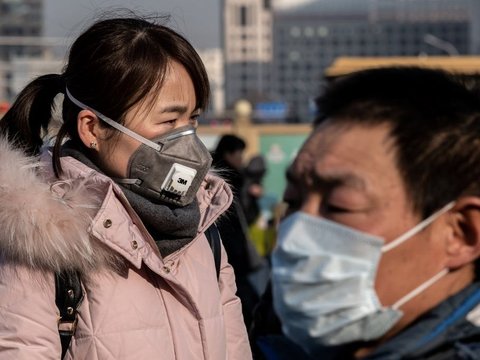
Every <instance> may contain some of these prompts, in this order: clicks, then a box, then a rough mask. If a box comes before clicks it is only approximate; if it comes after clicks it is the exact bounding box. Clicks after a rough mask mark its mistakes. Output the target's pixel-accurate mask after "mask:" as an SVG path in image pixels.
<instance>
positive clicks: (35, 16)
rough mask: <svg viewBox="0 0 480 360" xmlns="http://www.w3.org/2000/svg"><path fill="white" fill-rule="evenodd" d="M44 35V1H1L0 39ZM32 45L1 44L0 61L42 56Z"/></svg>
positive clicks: (39, 49) (20, 43)
mask: <svg viewBox="0 0 480 360" xmlns="http://www.w3.org/2000/svg"><path fill="white" fill-rule="evenodd" d="M42 34H43V0H0V37H2V38H3V37H10V38H13V37H18V38H20V37H22V38H27V37H39V36H41V35H42ZM41 51H42V49H41V48H40V47H39V46H37V45H36V44H35V45H32V44H31V43H22V42H21V41H20V40H19V41H18V43H17V44H15V43H13V42H12V43H6V42H4V41H2V42H0V60H9V59H11V58H12V57H19V56H31V55H39V54H41Z"/></svg>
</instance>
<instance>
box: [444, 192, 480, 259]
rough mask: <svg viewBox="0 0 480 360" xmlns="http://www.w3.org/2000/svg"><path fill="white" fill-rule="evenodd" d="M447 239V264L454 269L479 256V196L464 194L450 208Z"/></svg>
mask: <svg viewBox="0 0 480 360" xmlns="http://www.w3.org/2000/svg"><path fill="white" fill-rule="evenodd" d="M450 212H451V218H450V219H449V222H450V225H451V227H452V229H453V231H452V234H451V236H450V237H449V238H448V240H447V256H448V261H447V266H448V267H449V268H450V269H456V268H459V267H462V266H463V265H466V264H468V263H472V262H474V261H475V260H476V259H477V258H478V257H479V256H480V197H476V196H465V197H462V198H460V199H459V200H458V201H457V202H456V204H455V206H454V207H453V208H452V210H451V211H450Z"/></svg>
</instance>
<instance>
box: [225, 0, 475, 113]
mask: <svg viewBox="0 0 480 360" xmlns="http://www.w3.org/2000/svg"><path fill="white" fill-rule="evenodd" d="M253 2H255V3H256V4H257V6H258V5H259V4H260V3H263V2H262V1H260V0H257V1H255V0H225V4H226V5H225V6H226V7H225V9H224V29H225V51H226V59H225V60H226V68H228V69H229V71H230V72H226V78H225V83H226V89H225V91H226V94H225V96H226V98H227V104H226V105H227V107H228V106H231V104H232V103H233V102H234V101H235V100H237V99H238V98H240V97H244V98H247V99H249V100H252V98H251V97H249V96H248V95H250V94H255V93H256V91H257V92H258V93H261V94H262V96H263V98H265V99H268V100H270V101H275V102H276V103H283V104H284V105H285V106H286V107H287V108H288V109H289V114H290V115H289V116H288V117H289V118H290V119H291V120H292V121H299V122H308V121H311V120H312V119H313V117H314V113H315V106H314V99H315V98H316V97H317V96H318V95H319V94H320V92H321V89H322V87H323V85H324V76H323V74H324V70H325V68H327V67H328V66H329V65H330V64H331V63H332V62H333V61H334V60H335V59H336V58H337V57H339V56H429V55H456V54H470V53H475V52H478V51H480V40H479V39H480V35H478V34H477V35H475V34H473V32H474V29H477V32H478V29H480V24H478V21H480V20H476V22H475V23H476V24H477V25H476V26H475V25H474V24H473V20H472V19H474V18H475V17H474V16H472V15H471V13H473V10H472V7H473V6H474V5H475V4H474V3H475V2H477V1H469V0H276V1H274V2H273V9H272V8H271V7H270V4H268V5H269V6H268V14H269V17H268V18H269V19H271V23H270V22H268V24H269V26H271V30H268V31H271V35H272V36H271V39H272V43H271V45H267V44H266V38H265V37H263V38H262V42H260V41H259V40H258V37H250V38H249V39H250V40H251V41H252V43H250V44H249V45H248V46H249V47H250V48H251V49H255V48H257V49H258V48H259V46H260V45H261V46H262V48H263V49H270V54H269V59H271V64H270V67H269V64H268V63H263V64H262V68H263V69H268V72H265V73H267V74H268V77H259V76H258V75H259V73H258V71H257V72H255V71H254V70H253V69H251V68H249V67H248V66H252V67H253V68H254V67H255V65H254V64H255V62H254V61H253V62H249V60H253V59H251V58H248V57H247V56H245V45H244V44H245V43H244V41H245V35H244V34H246V32H245V31H243V32H242V24H245V22H242V19H243V18H242V11H244V12H245V11H246V10H242V9H244V8H246V6H248V5H249V4H252V3H253ZM227 4H228V5H229V6H228V5H227ZM262 5H263V4H262ZM475 6H477V8H476V9H477V11H476V13H477V14H480V13H479V11H480V7H479V6H478V5H475ZM264 11H267V10H265V7H264ZM227 15H228V16H227ZM232 24H236V25H235V26H234V25H232ZM270 24H271V25H270ZM245 26H246V25H245ZM262 29H263V31H267V30H266V29H267V27H266V26H265V27H264V28H262ZM250 31H252V33H253V31H255V28H253V27H252V28H251V30H250ZM242 36H243V38H242ZM475 39H476V48H475V47H474V46H473V45H472V43H473V41H474V40H475ZM253 41H258V43H257V44H256V45H255V44H254V43H253ZM242 49H243V50H242ZM475 49H476V50H475ZM237 55H244V56H243V57H241V56H240V57H238V56H237ZM256 60H258V58H257V59H256ZM265 60H267V58H265ZM242 64H243V65H242ZM254 79H257V80H258V79H262V81H261V82H259V83H261V86H260V85H257V87H255V86H256V84H255V81H254ZM240 90H243V91H240ZM256 101H258V98H257V99H253V102H254V104H253V105H254V107H255V102H256ZM260 101H261V99H260Z"/></svg>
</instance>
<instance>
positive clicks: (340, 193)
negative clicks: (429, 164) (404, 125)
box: [284, 122, 445, 326]
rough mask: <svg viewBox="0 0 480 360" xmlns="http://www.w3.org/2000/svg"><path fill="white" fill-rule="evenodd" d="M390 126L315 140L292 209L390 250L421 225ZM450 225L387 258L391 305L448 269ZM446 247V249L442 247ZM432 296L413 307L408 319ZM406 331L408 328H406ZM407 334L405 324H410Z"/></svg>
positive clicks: (301, 167) (303, 161)
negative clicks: (354, 231)
mask: <svg viewBox="0 0 480 360" xmlns="http://www.w3.org/2000/svg"><path fill="white" fill-rule="evenodd" d="M389 130H390V129H389V126H388V125H377V126H368V127H367V126H359V125H350V124H346V125H338V124H335V123H333V124H331V123H329V122H327V123H325V124H324V125H322V126H321V127H319V128H318V129H317V130H315V132H314V133H313V134H312V135H311V136H310V138H309V139H308V140H307V142H306V143H305V145H304V146H303V148H302V150H301V151H300V153H299V154H298V156H297V158H296V160H295V162H294V163H293V165H292V166H291V168H290V169H289V174H288V178H289V185H288V187H287V189H286V191H285V196H284V198H285V200H286V201H287V202H288V203H289V204H290V205H291V206H292V207H293V209H291V210H292V211H296V210H300V211H303V212H306V213H308V214H310V215H313V216H318V217H322V218H325V219H328V220H331V221H335V222H337V223H340V224H343V225H346V226H349V227H351V228H355V229H357V230H360V231H363V232H366V233H369V234H373V235H377V236H381V237H383V238H384V239H385V242H386V243H388V242H391V241H392V240H394V239H395V238H397V237H398V236H400V235H402V234H403V233H405V232H406V231H407V230H409V229H411V228H412V227H414V226H415V225H416V224H418V223H419V222H420V221H421V218H420V216H419V214H417V213H415V212H414V211H413V210H412V204H411V201H409V198H408V196H407V193H406V189H405V186H404V183H403V180H402V178H401V176H400V172H399V170H398V168H397V165H396V159H395V155H396V148H395V144H394V141H393V139H392V138H391V137H390V135H389ZM444 225H445V224H444V220H442V219H438V220H437V221H435V222H434V223H433V224H432V225H430V226H429V227H427V228H426V229H425V230H423V231H422V232H420V233H419V234H417V235H415V236H413V237H412V238H411V239H410V240H408V241H406V242H405V243H403V244H402V245H400V246H398V247H396V248H394V249H393V250H391V251H389V252H387V253H384V254H383V255H382V258H381V261H380V264H379V267H378V272H377V277H376V283H375V287H376V290H377V294H378V297H379V299H380V302H381V303H382V304H383V305H392V304H393V303H395V302H396V301H397V300H399V299H400V298H402V297H403V296H404V295H406V294H408V293H409V292H410V291H411V290H413V289H415V288H416V287H417V286H419V285H420V284H422V283H423V282H424V281H426V280H428V279H430V278H431V277H432V276H434V275H435V274H437V273H438V272H439V271H441V270H442V269H443V268H444V266H445V259H444V251H442V246H444V241H442V240H443V237H445V235H444V233H445V230H444V229H445V227H444ZM442 244H443V245H442ZM428 291H430V290H427V291H425V292H424V293H422V294H420V295H419V296H417V297H416V298H414V300H412V301H410V302H408V303H407V304H406V305H405V306H404V307H402V310H403V311H404V312H405V314H406V316H405V317H404V318H403V319H402V321H403V322H405V321H406V322H409V321H411V320H412V317H414V316H415V315H413V314H412V315H413V316H410V317H409V316H407V313H408V312H409V311H410V310H411V311H413V312H416V310H412V309H414V307H416V308H417V309H421V308H422V305H421V301H422V298H423V297H424V296H428ZM400 326H402V324H400ZM403 326H404V324H403Z"/></svg>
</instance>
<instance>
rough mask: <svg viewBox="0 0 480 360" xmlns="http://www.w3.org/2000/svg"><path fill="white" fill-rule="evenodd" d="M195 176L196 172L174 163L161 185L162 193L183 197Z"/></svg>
mask: <svg viewBox="0 0 480 360" xmlns="http://www.w3.org/2000/svg"><path fill="white" fill-rule="evenodd" d="M196 174H197V170H195V169H192V168H189V167H186V166H184V165H181V164H177V163H175V164H173V165H172V167H171V168H170V171H169V172H168V174H167V176H166V178H165V181H164V182H163V184H162V191H167V192H169V193H172V194H175V195H178V196H184V195H185V194H186V193H187V191H188V189H189V188H190V185H192V182H193V179H194V178H195V175H196Z"/></svg>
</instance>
